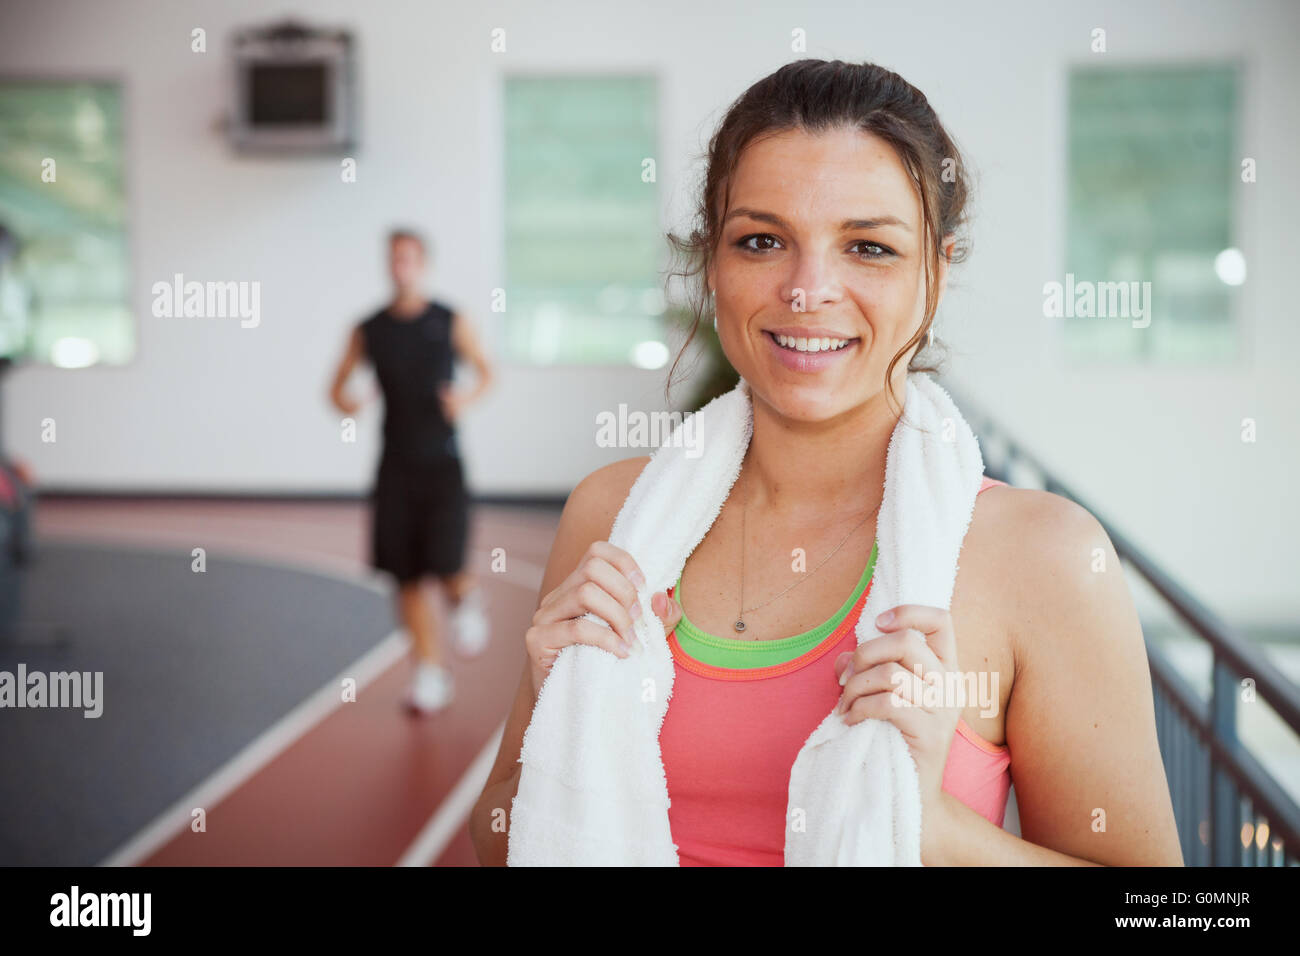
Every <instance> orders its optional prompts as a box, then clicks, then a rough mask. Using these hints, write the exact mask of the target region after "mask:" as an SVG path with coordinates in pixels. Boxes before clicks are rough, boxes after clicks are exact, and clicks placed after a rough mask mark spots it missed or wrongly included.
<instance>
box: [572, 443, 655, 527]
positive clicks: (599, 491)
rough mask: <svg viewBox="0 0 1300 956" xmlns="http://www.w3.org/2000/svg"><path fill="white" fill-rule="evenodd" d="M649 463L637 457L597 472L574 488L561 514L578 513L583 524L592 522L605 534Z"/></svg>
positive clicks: (645, 459)
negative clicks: (603, 530) (563, 512)
mask: <svg viewBox="0 0 1300 956" xmlns="http://www.w3.org/2000/svg"><path fill="white" fill-rule="evenodd" d="M649 462H650V456H649V455H638V456H637V457H635V458H624V459H622V460H620V461H615V462H611V463H610V464H608V465H603V466H601V467H600V468H597V469H596V470H595V471H593V472H591V473H590V474H589V475H587V477H585V478H583V479H582V481H580V482H578V484H577V486H576V487H574V489H573V491H572V492H571V493H570V495H569V500H568V501H567V502H566V503H565V506H564V510H565V511H566V512H568V511H574V512H578V513H579V514H580V515H581V517H582V518H583V520H584V521H594V522H595V523H596V524H598V525H601V526H603V527H604V528H605V530H606V531H608V530H609V529H610V528H612V527H613V526H614V519H615V518H616V517H618V512H619V509H620V508H621V507H623V502H624V501H625V500H627V496H628V492H630V491H631V490H632V485H633V484H635V483H636V480H637V478H638V477H639V476H640V474H641V472H642V471H644V470H645V466H646V465H647V464H649ZM577 516H578V515H575V517H577Z"/></svg>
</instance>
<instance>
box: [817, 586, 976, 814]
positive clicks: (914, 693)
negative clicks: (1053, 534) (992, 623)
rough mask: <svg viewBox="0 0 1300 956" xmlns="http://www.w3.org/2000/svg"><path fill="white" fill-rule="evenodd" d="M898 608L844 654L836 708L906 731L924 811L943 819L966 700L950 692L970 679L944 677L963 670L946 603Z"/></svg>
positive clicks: (855, 719) (848, 717)
mask: <svg viewBox="0 0 1300 956" xmlns="http://www.w3.org/2000/svg"><path fill="white" fill-rule="evenodd" d="M892 610H893V618H892V619H891V620H887V617H888V615H889V613H890V612H889V611H886V612H885V613H884V614H882V615H881V616H880V617H879V618H877V620H876V628H877V629H878V630H879V631H881V633H882V636H881V637H877V638H873V639H872V640H869V641H864V642H862V643H861V644H859V645H858V647H857V649H856V650H855V651H852V652H845V653H843V654H841V655H840V656H839V657H838V658H837V659H836V661H835V672H836V674H837V675H839V677H840V685H841V686H842V687H843V688H844V691H843V692H842V693H841V694H840V702H839V704H837V705H836V707H835V713H837V714H843V715H844V722H845V723H846V724H849V725H853V724H858V723H861V722H862V721H864V720H867V719H868V718H873V717H874V718H878V719H880V720H887V721H889V722H890V723H892V724H893V725H894V726H895V727H897V728H898V729H899V730H900V731H901V732H902V734H903V739H904V740H906V741H907V744H908V747H909V748H910V749H911V751H912V757H913V759H914V760H915V761H916V771H917V776H918V777H919V778H920V784H921V813H922V818H923V819H925V820H927V822H932V823H938V817H939V816H940V815H942V814H943V813H944V812H945V809H944V808H945V803H944V799H943V770H944V766H945V765H946V764H947V762H948V749H949V747H950V746H951V745H952V738H953V735H954V734H955V733H956V732H957V721H958V720H959V719H960V718H961V711H962V708H963V707H964V706H965V701H964V700H960V699H950V694H953V693H955V694H957V695H960V693H961V691H962V689H963V688H964V686H965V685H964V683H963V682H962V681H960V680H955V681H951V682H950V681H947V680H945V678H944V674H945V673H947V672H949V671H952V672H954V673H955V672H957V669H958V668H957V640H956V636H955V635H954V634H953V629H952V617H951V615H950V614H949V613H948V612H947V611H946V610H944V609H943V608H937V607H926V606H924V605H921V604H901V605H899V606H898V607H895V608H893V609H892ZM918 677H919V679H918ZM846 681H847V682H846ZM934 829H937V828H934Z"/></svg>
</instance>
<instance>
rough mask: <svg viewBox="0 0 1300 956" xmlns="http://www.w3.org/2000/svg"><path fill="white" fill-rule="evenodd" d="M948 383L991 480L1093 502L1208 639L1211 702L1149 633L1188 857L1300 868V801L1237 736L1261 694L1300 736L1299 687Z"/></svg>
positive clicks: (1168, 601)
mask: <svg viewBox="0 0 1300 956" xmlns="http://www.w3.org/2000/svg"><path fill="white" fill-rule="evenodd" d="M944 388H945V389H946V390H947V391H948V393H949V394H950V395H951V396H952V398H953V401H954V402H955V403H956V404H957V407H958V408H959V409H961V412H962V415H963V416H964V417H965V418H966V420H967V422H968V423H969V424H970V426H971V429H972V430H973V431H974V432H975V434H976V435H977V436H978V438H979V440H980V447H981V449H982V450H984V451H985V455H986V457H985V473H986V474H988V475H989V477H991V478H997V479H999V480H1002V481H1007V482H1008V483H1010V484H1016V483H1017V482H1014V481H1011V480H1010V479H1009V478H1008V475H1009V474H1011V473H1012V472H1013V471H1014V472H1017V473H1023V472H1025V471H1026V470H1027V471H1029V472H1032V473H1034V474H1035V475H1036V476H1037V478H1038V483H1037V484H1035V485H1034V487H1039V488H1041V489H1042V490H1044V491H1049V492H1052V493H1053V494H1057V495H1061V496H1062V497H1065V498H1069V499H1070V500H1072V501H1074V502H1076V503H1077V504H1079V505H1080V506H1082V507H1083V508H1086V509H1087V510H1088V511H1089V512H1090V513H1091V514H1092V515H1093V517H1095V518H1096V519H1097V520H1098V521H1099V522H1100V523H1101V525H1102V527H1103V528H1104V529H1105V531H1106V534H1107V535H1108V536H1109V537H1110V540H1111V543H1112V544H1113V545H1114V546H1115V551H1116V553H1117V554H1118V555H1119V557H1120V558H1121V559H1122V560H1123V561H1124V562H1125V563H1126V564H1127V565H1128V566H1129V567H1130V568H1131V569H1132V570H1133V571H1134V572H1135V573H1137V574H1139V575H1141V577H1142V578H1143V579H1144V580H1145V581H1146V582H1147V584H1149V585H1150V587H1151V589H1152V590H1153V591H1154V592H1155V594H1157V595H1159V597H1160V598H1161V599H1162V600H1163V603H1164V605H1165V606H1166V607H1167V608H1168V610H1170V611H1171V612H1172V613H1173V614H1174V615H1175V616H1177V617H1178V618H1180V619H1181V620H1182V621H1183V623H1184V624H1186V626H1187V627H1188V628H1190V630H1191V631H1192V632H1194V633H1195V634H1196V635H1197V636H1199V638H1200V639H1202V640H1203V641H1204V642H1205V643H1206V644H1207V645H1208V648H1209V651H1210V653H1211V654H1212V656H1213V663H1212V670H1211V679H1210V689H1209V699H1208V700H1205V699H1203V698H1202V696H1201V695H1200V694H1198V693H1197V692H1196V691H1195V690H1194V689H1193V688H1192V687H1191V685H1190V684H1189V683H1188V682H1187V681H1186V680H1185V679H1184V677H1183V676H1182V675H1181V674H1180V673H1179V672H1178V670H1177V669H1176V668H1175V667H1174V666H1173V664H1172V663H1171V661H1170V659H1169V657H1168V656H1167V655H1166V654H1165V652H1164V651H1163V650H1162V649H1161V648H1160V647H1159V646H1158V645H1157V644H1155V643H1154V642H1153V641H1152V640H1151V639H1150V638H1149V637H1148V638H1146V639H1145V643H1146V648H1147V660H1148V662H1149V664H1150V669H1151V684H1152V691H1153V695H1154V698H1155V716H1156V730H1157V735H1158V737H1159V740H1160V753H1161V756H1162V758H1163V760H1164V765H1165V775H1166V777H1167V779H1168V781H1169V793H1170V798H1171V800H1172V801H1173V807H1174V817H1175V819H1176V821H1177V824H1178V835H1179V840H1180V842H1181V844H1182V850H1183V861H1184V863H1185V864H1186V865H1188V866H1297V865H1300V859H1298V856H1300V806H1297V803H1296V801H1295V799H1294V798H1293V797H1292V796H1291V794H1289V793H1288V792H1287V791H1286V790H1285V789H1284V788H1283V787H1282V786H1281V785H1280V784H1279V783H1278V781H1277V780H1276V779H1275V778H1274V777H1273V775H1272V774H1271V773H1270V772H1269V771H1268V770H1267V769H1266V768H1265V767H1264V766H1263V765H1262V764H1261V763H1260V762H1259V760H1258V759H1257V758H1256V757H1255V755H1253V754H1252V753H1251V752H1250V751H1249V750H1248V749H1247V748H1246V746H1245V745H1244V744H1243V743H1242V741H1241V740H1240V739H1239V737H1238V733H1237V717H1238V710H1237V708H1238V704H1239V703H1240V701H1241V700H1242V697H1243V695H1253V696H1254V698H1257V699H1258V700H1259V701H1263V702H1264V703H1266V704H1267V705H1268V706H1269V707H1271V708H1272V710H1273V711H1274V712H1275V713H1276V714H1277V715H1278V717H1279V718H1280V719H1281V720H1282V721H1283V722H1284V723H1285V724H1286V725H1287V726H1289V727H1290V729H1291V732H1292V733H1293V734H1297V735H1300V689H1298V688H1297V687H1296V685H1295V684H1294V683H1292V682H1291V681H1290V680H1289V679H1288V678H1287V676H1286V675H1285V674H1283V673H1282V672H1281V670H1279V669H1278V667H1277V666H1276V665H1275V664H1274V663H1273V662H1272V661H1270V660H1269V659H1268V658H1267V657H1266V656H1265V654H1264V653H1263V652H1262V651H1261V650H1260V649H1259V648H1258V647H1257V646H1256V645H1255V644H1253V643H1252V642H1250V641H1249V640H1247V639H1246V638H1245V637H1244V636H1243V635H1242V634H1241V633H1240V632H1238V631H1237V630H1235V629H1234V628H1232V627H1230V626H1228V625H1227V624H1226V623H1224V622H1223V621H1222V620H1220V618H1219V617H1218V616H1217V615H1215V614H1214V613H1213V612H1212V611H1210V610H1209V609H1208V608H1206V607H1205V606H1204V605H1203V604H1202V603H1201V602H1200V601H1198V600H1197V599H1196V598H1195V597H1194V596H1193V595H1191V594H1190V593H1188V592H1187V591H1186V590H1185V589H1184V588H1182V587H1181V586H1179V585H1178V583H1177V582H1175V581H1174V580H1173V578H1172V577H1170V576H1169V575H1168V574H1166V573H1165V572H1164V571H1163V570H1161V569H1160V568H1159V567H1157V566H1156V564H1155V563H1154V562H1153V561H1152V560H1151V559H1150V558H1149V557H1147V556H1146V555H1145V554H1143V553H1142V551H1141V550H1140V549H1139V548H1138V547H1137V546H1136V545H1134V544H1133V542H1131V541H1130V540H1129V539H1128V538H1127V537H1126V536H1125V535H1124V534H1123V533H1121V532H1120V531H1119V530H1118V529H1117V528H1116V527H1115V525H1114V524H1112V523H1110V522H1108V521H1107V520H1106V519H1105V518H1104V517H1103V516H1102V515H1101V514H1100V513H1099V512H1098V511H1097V509H1095V508H1093V507H1092V506H1091V505H1089V504H1088V503H1087V502H1086V501H1084V500H1083V499H1082V498H1080V497H1079V495H1077V494H1075V493H1074V492H1073V491H1071V490H1070V488H1069V487H1068V486H1066V485H1065V483H1064V482H1062V481H1060V480H1059V479H1058V478H1056V477H1055V476H1054V475H1052V474H1051V473H1050V472H1048V471H1047V469H1046V468H1044V467H1043V466H1042V465H1041V464H1040V463H1039V462H1038V461H1037V460H1036V459H1035V458H1034V457H1033V455H1031V454H1030V453H1029V452H1027V451H1026V450H1025V449H1024V448H1023V447H1022V446H1021V445H1019V444H1018V443H1017V442H1015V441H1014V440H1013V439H1012V438H1011V437H1010V436H1009V435H1008V434H1007V433H1006V432H1005V431H1004V430H1003V429H1001V428H999V427H998V425H997V424H996V423H995V422H993V421H992V420H991V419H990V418H989V417H988V416H987V415H985V414H984V413H983V412H982V410H980V409H979V407H978V406H977V405H973V404H969V403H967V402H966V401H965V400H964V399H963V398H961V397H960V396H959V395H958V393H957V392H956V391H954V390H953V389H952V388H951V387H950V386H949V384H948V383H946V382H945V383H944ZM990 447H992V448H994V449H996V458H995V460H993V461H990V458H989V456H988V449H989V448H990ZM1145 631H1146V627H1144V632H1145ZM1252 706H1253V705H1252Z"/></svg>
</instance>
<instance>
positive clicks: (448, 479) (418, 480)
mask: <svg viewBox="0 0 1300 956" xmlns="http://www.w3.org/2000/svg"><path fill="white" fill-rule="evenodd" d="M427 258H428V257H427V254H426V246H425V242H424V240H423V239H422V238H421V237H420V235H419V234H418V233H415V232H413V231H411V230H409V229H397V230H394V231H393V232H391V233H390V234H389V237H388V268H389V274H390V276H391V278H392V283H393V298H392V301H391V302H390V303H389V304H388V305H387V306H385V307H384V308H383V309H381V310H379V311H378V312H376V313H375V314H374V315H372V316H371V317H370V318H368V319H366V320H364V321H362V322H360V323H358V324H357V325H356V326H355V327H354V328H353V330H352V334H351V337H350V339H349V341H348V344H347V350H346V352H345V353H344V355H343V359H342V361H340V363H339V366H338V370H337V372H336V373H335V376H334V383H333V385H332V387H331V389H330V399H331V401H332V402H333V403H334V406H335V407H336V408H338V410H339V411H341V412H342V413H343V414H344V415H354V414H356V412H357V410H358V409H359V408H360V407H361V404H360V403H358V402H355V401H353V400H351V399H350V398H349V397H348V396H347V395H346V394H345V393H344V386H345V385H346V383H347V380H348V377H349V376H350V375H351V374H352V370H353V369H354V368H355V367H356V365H357V363H358V362H359V361H361V360H363V359H365V360H368V361H369V362H370V363H371V365H372V366H373V367H374V370H375V376H376V378H377V379H378V381H379V387H380V390H381V391H382V392H383V395H384V439H383V454H382V455H381V457H380V461H379V467H378V471H377V474H376V477H375V482H374V486H373V488H372V491H371V495H370V499H371V507H372V511H371V539H370V547H371V564H372V565H373V566H374V567H375V568H377V569H378V570H380V571H384V572H387V573H388V574H390V575H392V577H393V579H394V580H395V582H396V585H397V605H398V615H399V617H400V619H401V621H402V625H403V627H404V628H405V629H406V631H407V633H408V634H410V635H411V643H412V651H413V653H414V657H415V679H414V681H413V684H412V687H411V693H410V697H409V698H408V701H407V703H408V705H409V706H410V707H411V708H412V709H413V710H415V711H417V712H419V713H433V712H434V711H437V710H441V709H442V708H444V707H446V706H447V704H448V703H450V701H451V698H452V693H453V684H452V677H451V672H450V671H448V670H447V668H446V667H444V666H443V659H442V652H443V642H442V640H441V635H440V633H439V628H438V626H437V624H436V622H435V620H434V616H433V615H432V614H431V613H430V608H429V605H428V602H427V601H426V600H425V595H424V592H423V587H422V585H423V581H424V579H425V578H426V577H427V576H430V575H432V576H433V577H435V578H436V579H437V581H438V583H439V584H440V585H441V587H442V589H443V593H444V594H445V596H446V598H447V600H448V602H449V604H450V605H451V607H452V608H453V610H452V613H451V625H452V626H451V631H452V638H453V641H454V643H455V647H456V649H457V651H459V652H460V653H462V654H464V655H466V656H473V655H475V654H478V653H481V652H482V650H483V649H484V647H485V646H486V644H487V640H488V628H487V618H486V616H485V615H484V612H483V605H482V598H481V592H480V586H479V583H478V580H477V578H476V577H475V576H474V575H473V574H472V573H471V572H469V571H467V570H466V569H465V567H464V564H465V545H466V537H467V533H468V525H469V496H468V493H467V491H466V488H465V482H464V472H463V469H462V467H461V459H460V450H459V448H458V446H457V443H456V420H457V419H458V418H459V416H460V412H461V411H462V410H463V409H464V408H465V407H466V406H467V405H469V404H470V403H471V402H473V401H474V400H476V399H477V398H478V397H479V396H480V395H482V394H483V392H484V391H486V390H487V389H488V388H489V387H490V386H491V384H492V381H493V369H492V366H491V364H490V363H489V362H488V360H487V357H486V355H485V354H484V353H483V350H482V348H481V347H480V345H479V342H478V339H477V337H476V336H475V334H474V331H473V328H472V327H471V325H470V323H469V321H468V320H467V319H466V318H465V317H464V316H463V315H461V314H459V313H457V312H454V311H453V310H452V309H451V308H449V307H448V306H446V305H444V304H442V303H441V302H438V301H432V300H429V299H426V298H425V296H424V293H423V289H422V284H423V279H424V273H425V269H426V266H427V264H428V263H427ZM458 359H459V360H462V361H467V362H469V363H470V364H471V365H473V366H474V370H475V373H476V378H477V382H476V384H475V386H474V387H473V388H472V389H469V390H467V391H461V390H457V389H454V388H453V387H452V384H451V383H452V373H453V366H454V363H455V362H456V361H457V360H458Z"/></svg>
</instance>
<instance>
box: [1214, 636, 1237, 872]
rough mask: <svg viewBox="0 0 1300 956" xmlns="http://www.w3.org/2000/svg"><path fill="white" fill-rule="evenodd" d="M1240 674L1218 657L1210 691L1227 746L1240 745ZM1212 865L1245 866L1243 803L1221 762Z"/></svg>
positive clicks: (1216, 722) (1216, 782)
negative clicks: (1238, 682) (1242, 826)
mask: <svg viewBox="0 0 1300 956" xmlns="http://www.w3.org/2000/svg"><path fill="white" fill-rule="evenodd" d="M1237 691H1238V687H1237V675H1236V674H1234V673H1233V672H1232V671H1231V670H1229V669H1228V667H1227V666H1226V665H1225V664H1224V663H1223V661H1222V659H1221V658H1220V657H1219V655H1218V654H1215V655H1214V671H1213V675H1212V680H1211V689H1210V728H1211V731H1212V732H1213V734H1214V738H1215V739H1216V740H1218V741H1219V742H1220V743H1222V744H1223V745H1224V746H1226V747H1235V746H1236V744H1237ZM1210 781H1211V787H1210V865H1211V866H1237V865H1239V864H1240V863H1241V800H1240V798H1239V797H1238V795H1237V788H1236V787H1234V786H1233V784H1232V780H1231V779H1229V777H1228V775H1227V774H1225V773H1224V772H1223V771H1221V770H1220V769H1219V767H1218V762H1217V761H1215V760H1214V759H1213V758H1211V760H1210Z"/></svg>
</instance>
